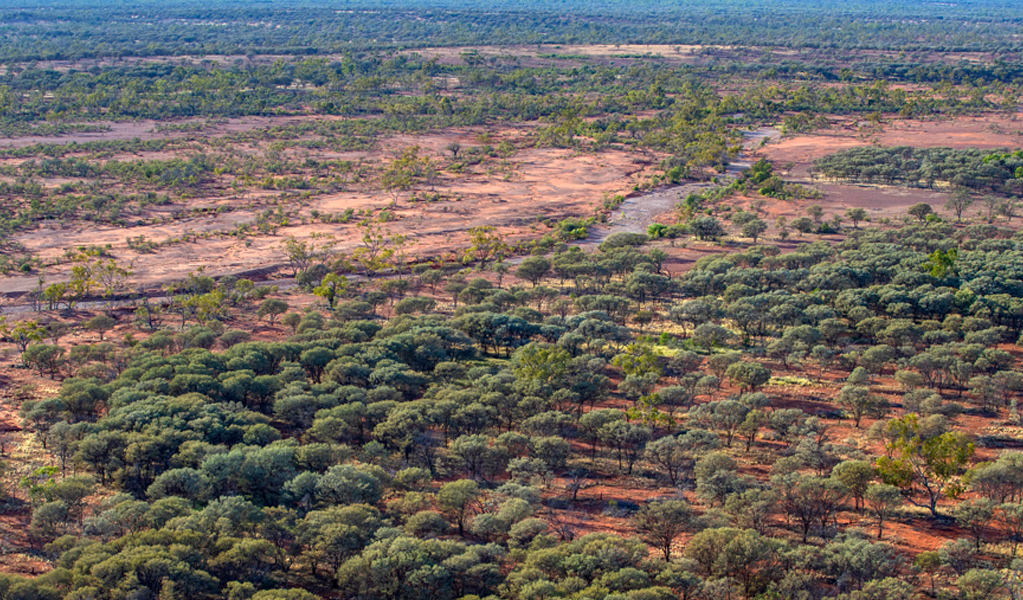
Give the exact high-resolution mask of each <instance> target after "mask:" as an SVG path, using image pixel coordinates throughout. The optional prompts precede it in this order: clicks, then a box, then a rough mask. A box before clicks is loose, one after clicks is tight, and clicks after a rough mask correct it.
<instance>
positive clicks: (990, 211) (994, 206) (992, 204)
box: [980, 194, 1002, 223]
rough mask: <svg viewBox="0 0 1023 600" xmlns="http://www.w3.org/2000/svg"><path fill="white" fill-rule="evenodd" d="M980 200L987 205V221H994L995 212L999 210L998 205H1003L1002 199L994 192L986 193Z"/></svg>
mask: <svg viewBox="0 0 1023 600" xmlns="http://www.w3.org/2000/svg"><path fill="white" fill-rule="evenodd" d="M980 201H981V202H983V203H984V206H985V207H987V222H988V223H990V222H992V221H994V219H995V212H996V211H997V210H998V207H999V206H1001V204H1002V199H1001V198H999V197H998V196H995V195H993V194H986V195H985V196H984V197H983V198H981V199H980Z"/></svg>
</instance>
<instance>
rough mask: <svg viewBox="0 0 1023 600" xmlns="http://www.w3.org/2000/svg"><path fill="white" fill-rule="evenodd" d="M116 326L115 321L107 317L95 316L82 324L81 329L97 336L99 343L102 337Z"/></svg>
mask: <svg viewBox="0 0 1023 600" xmlns="http://www.w3.org/2000/svg"><path fill="white" fill-rule="evenodd" d="M115 325H117V320H116V319H114V318H113V317H111V316H109V315H96V316H95V317H93V318H91V319H89V320H88V321H86V322H85V323H83V325H82V326H83V327H84V328H85V329H86V331H95V332H96V333H98V334H99V341H101V342H102V341H103V336H104V335H105V334H106V332H108V331H110V330H111V329H113V328H114V326H115Z"/></svg>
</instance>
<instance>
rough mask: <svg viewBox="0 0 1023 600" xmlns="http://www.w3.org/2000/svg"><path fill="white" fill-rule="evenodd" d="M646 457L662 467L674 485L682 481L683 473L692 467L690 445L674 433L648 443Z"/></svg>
mask: <svg viewBox="0 0 1023 600" xmlns="http://www.w3.org/2000/svg"><path fill="white" fill-rule="evenodd" d="M646 458H647V460H649V461H650V462H652V463H654V464H655V465H657V466H658V467H660V468H661V470H662V471H663V472H664V474H665V475H667V476H668V481H669V482H670V483H671V485H673V486H677V485H679V484H680V483H682V481H683V473H685V472H687V471H689V470H690V469H691V465H692V460H693V459H692V454H691V452H690V447H689V445H688V444H686V443H685V442H684V441H683V440H681V439H680V438H679V437H677V436H673V435H669V436H665V437H662V438H660V439H657V440H654V441H652V442H650V443H649V444H647V447H646Z"/></svg>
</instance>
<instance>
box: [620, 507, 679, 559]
mask: <svg viewBox="0 0 1023 600" xmlns="http://www.w3.org/2000/svg"><path fill="white" fill-rule="evenodd" d="M692 518H693V511H692V509H691V508H690V507H689V505H688V504H686V503H685V502H683V501H682V500H664V501H660V502H651V503H649V504H647V505H645V506H643V507H642V508H640V509H639V511H638V512H637V513H636V515H635V516H634V517H633V524H634V525H635V526H636V531H638V532H639V534H640V536H641V537H642V538H643V541H645V542H646V543H648V544H650V545H651V546H653V547H655V548H657V549H658V550H660V551H661V553H662V554H664V560H665V561H666V562H671V550H672V547H673V546H674V545H675V540H677V539H678V537H679V536H680V535H682V533H683V532H685V531H687V530H688V529H689V528H690V526H691V522H692Z"/></svg>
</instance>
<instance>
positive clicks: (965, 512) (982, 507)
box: [954, 498, 995, 552]
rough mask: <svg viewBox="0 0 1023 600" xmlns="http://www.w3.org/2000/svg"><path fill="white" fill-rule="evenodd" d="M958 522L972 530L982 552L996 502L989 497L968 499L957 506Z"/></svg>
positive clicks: (978, 549)
mask: <svg viewBox="0 0 1023 600" xmlns="http://www.w3.org/2000/svg"><path fill="white" fill-rule="evenodd" d="M954 512H955V518H956V524H957V525H959V526H960V527H962V528H963V529H965V530H967V531H969V532H970V534H971V535H972V536H973V539H974V541H975V542H976V544H977V551H978V552H980V542H981V539H982V538H983V535H984V530H985V529H986V528H987V527H988V525H990V523H991V521H992V519H994V516H995V503H994V502H992V501H991V500H989V499H987V498H978V499H976V500H966V501H964V502H960V503H959V504H957V505H956V507H955V510H954Z"/></svg>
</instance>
